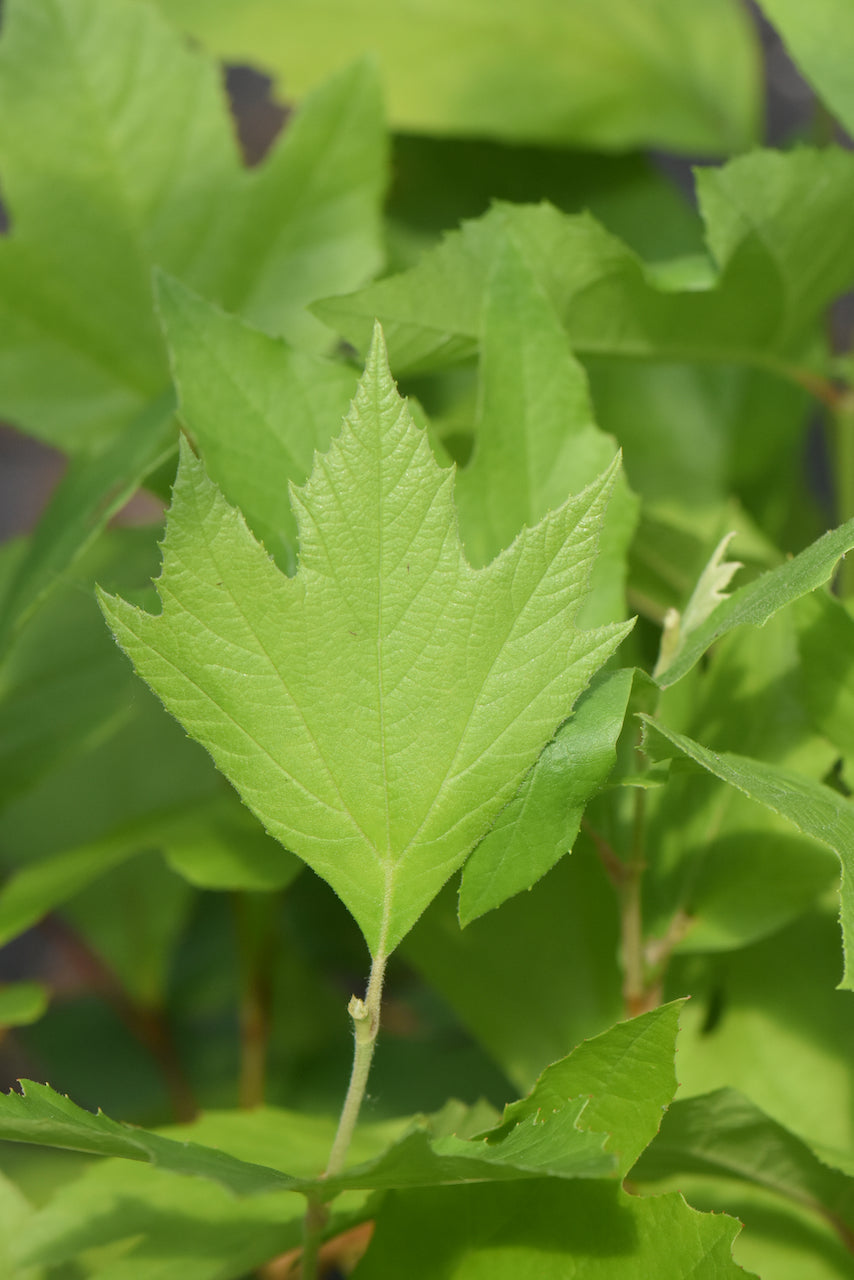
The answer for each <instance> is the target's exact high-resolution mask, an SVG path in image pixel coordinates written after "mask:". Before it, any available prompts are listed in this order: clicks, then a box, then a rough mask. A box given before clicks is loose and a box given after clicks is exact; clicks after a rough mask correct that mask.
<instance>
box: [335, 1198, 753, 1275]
mask: <svg viewBox="0 0 854 1280" xmlns="http://www.w3.org/2000/svg"><path fill="white" fill-rule="evenodd" d="M738 1230H739V1224H738V1223H737V1222H735V1221H734V1220H733V1219H732V1218H726V1217H723V1216H721V1215H714V1214H701V1213H697V1211H696V1210H694V1209H691V1208H689V1207H688V1205H686V1203H685V1201H684V1200H683V1199H682V1197H681V1196H679V1195H667V1196H657V1197H654V1198H651V1199H642V1198H640V1197H638V1196H630V1195H627V1194H626V1193H625V1192H624V1191H622V1190H621V1189H620V1188H619V1187H616V1186H609V1185H607V1184H602V1183H598V1182H586V1183H585V1182H575V1183H565V1182H559V1181H557V1180H551V1181H548V1182H546V1181H541V1182H537V1183H531V1184H524V1183H522V1184H516V1185H514V1186H512V1187H506V1186H501V1185H495V1186H484V1187H478V1186H474V1187H436V1188H433V1189H431V1190H428V1191H419V1192H416V1193H412V1192H409V1193H402V1192H398V1193H396V1194H393V1195H390V1196H387V1197H386V1199H385V1200H384V1201H383V1204H382V1208H381V1209H380V1211H379V1213H378V1215H377V1226H376V1233H375V1235H374V1238H373V1240H372V1242H371V1245H370V1247H369V1249H368V1252H367V1254H366V1255H365V1257H364V1259H363V1261H362V1262H361V1263H360V1264H359V1266H358V1267H357V1268H356V1270H355V1272H354V1280H385V1278H386V1277H388V1276H391V1275H394V1274H395V1269H396V1268H397V1267H399V1265H400V1259H401V1258H405V1259H406V1274H407V1277H409V1280H481V1277H485V1276H487V1275H488V1276H489V1277H490V1280H564V1278H565V1277H567V1276H572V1277H573V1280H575V1278H576V1277H577V1278H578V1280H632V1278H634V1277H638V1276H647V1275H649V1276H655V1277H656V1280H684V1277H685V1276H691V1277H692V1280H737V1277H743V1276H744V1274H745V1273H744V1272H743V1271H742V1270H741V1269H740V1268H739V1267H737V1266H736V1265H735V1263H734V1262H733V1260H732V1243H733V1240H734V1239H735V1236H736V1234H737V1232H738ZM414 1241H417V1247H413V1242H414Z"/></svg>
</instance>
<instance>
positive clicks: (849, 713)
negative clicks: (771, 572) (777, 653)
mask: <svg viewBox="0 0 854 1280" xmlns="http://www.w3.org/2000/svg"><path fill="white" fill-rule="evenodd" d="M795 620H796V626H797V630H798V651H799V653H800V657H801V680H802V683H803V690H804V697H805V701H806V705H807V707H808V709H809V714H810V718H811V721H812V723H813V725H814V727H815V729H816V731H817V732H818V733H821V734H824V736H825V737H826V738H828V739H829V740H830V741H831V742H832V743H833V745H834V746H835V747H836V749H837V751H840V752H841V753H842V754H843V756H845V758H846V760H849V761H850V760H852V759H854V678H853V677H852V671H851V655H852V653H854V619H852V617H851V615H850V614H849V613H848V611H847V610H846V609H845V607H844V606H843V605H842V604H841V603H840V602H839V601H838V600H835V599H834V598H833V597H832V596H830V595H826V594H825V593H824V592H823V591H814V592H812V593H811V594H810V595H808V596H804V598H803V599H802V600H799V601H798V603H797V605H796V606H795Z"/></svg>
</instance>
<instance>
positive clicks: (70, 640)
mask: <svg viewBox="0 0 854 1280" xmlns="http://www.w3.org/2000/svg"><path fill="white" fill-rule="evenodd" d="M157 532H158V531H157V530H154V529H149V530H146V529H124V530H115V531H112V532H110V533H109V535H107V536H106V537H104V538H101V539H100V540H99V542H98V543H97V544H96V545H95V546H93V547H92V548H91V549H90V550H89V552H88V553H87V555H86V556H85V557H84V559H83V560H82V561H81V562H80V563H79V564H78V565H77V567H76V568H75V570H74V572H73V573H66V574H65V576H64V577H63V578H62V580H61V582H60V583H58V584H57V589H56V591H55V593H54V595H53V597H52V598H51V600H50V601H49V602H48V603H47V606H46V607H45V609H44V610H43V611H42V613H41V614H40V615H39V616H38V617H36V618H34V619H32V620H31V622H30V623H29V624H28V625H27V626H26V627H24V628H23V629H22V631H21V632H20V633H19V634H18V636H17V638H16V640H15V642H14V644H13V645H12V648H11V649H10V651H9V653H8V654H7V655H6V657H5V660H4V661H3V663H2V667H0V802H2V805H3V806H5V805H8V804H9V802H10V801H12V800H14V799H15V797H16V796H19V795H22V794H24V793H26V791H27V790H28V789H29V788H31V787H32V786H33V785H35V784H36V783H38V781H39V779H40V778H42V777H44V776H45V774H47V773H48V772H49V771H50V770H51V769H54V768H56V767H57V766H61V765H62V763H63V762H64V761H66V760H69V759H71V758H73V757H74V756H75V755H81V754H84V753H85V752H86V751H87V750H89V749H92V748H93V747H97V745H98V744H99V743H100V742H103V741H105V740H106V739H108V738H109V737H110V736H111V735H112V734H113V733H115V732H116V731H117V730H118V729H119V728H120V727H121V726H122V725H123V724H124V723H126V721H127V720H128V718H129V716H130V714H131V705H130V695H131V691H132V689H133V680H132V677H131V673H130V672H129V671H128V669H127V666H126V664H123V663H122V662H121V661H120V660H119V661H117V660H116V654H115V650H114V648H113V647H112V646H111V644H110V640H109V634H108V633H107V632H106V631H105V628H104V624H103V619H102V618H101V617H100V615H99V611H98V608H97V605H96V603H95V600H94V594H93V591H92V586H91V582H92V578H93V577H95V576H98V577H100V578H101V579H102V580H103V581H108V582H111V583H112V584H114V585H115V586H116V587H121V588H122V589H123V590H136V589H138V588H139V586H140V584H141V583H143V582H146V581H147V580H148V579H149V578H150V576H151V573H152V571H153V570H154V568H155V566H156V564H157V552H156V546H155V537H156V533H157ZM34 536H35V538H38V534H36V535H34ZM28 545H32V544H28ZM22 550H23V551H24V555H23V559H22V560H20V561H19V563H24V564H25V563H27V561H28V560H29V559H30V553H29V551H28V550H25V549H24V548H22ZM59 637H61V643H58V638H59Z"/></svg>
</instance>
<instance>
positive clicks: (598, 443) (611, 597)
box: [455, 241, 637, 623]
mask: <svg viewBox="0 0 854 1280" xmlns="http://www.w3.org/2000/svg"><path fill="white" fill-rule="evenodd" d="M615 452H616V446H615V444H614V442H613V440H611V439H609V437H608V436H606V435H605V434H604V433H603V432H601V431H600V430H599V429H598V428H597V426H596V425H595V422H594V419H593V408H592V405H591V403H590V395H589V392H588V388H587V379H586V376H585V374H584V370H583V369H582V368H581V366H580V365H579V364H578V362H577V361H576V360H575V359H574V358H573V357H572V355H571V353H570V351H569V349H568V347H567V341H566V334H565V333H564V331H563V329H562V328H561V325H560V323H559V321H558V318H557V315H556V314H555V311H554V308H553V307H552V305H551V304H550V302H549V300H548V298H547V297H546V295H545V293H544V292H543V290H542V288H541V287H540V285H539V284H538V282H537V281H536V280H535V278H534V276H533V275H532V273H531V271H530V269H529V268H528V267H527V266H526V264H525V263H524V262H523V260H522V258H521V256H520V254H519V253H518V251H517V250H516V249H515V248H514V246H513V245H512V244H511V243H510V242H509V241H505V242H504V243H502V244H500V245H499V247H498V252H497V254H496V257H495V260H494V262H493V263H492V265H491V269H490V274H489V278H488V281H487V284H486V291H485V296H484V303H483V320H482V336H481V357H480V372H479V382H478V406H477V418H476V422H475V443H474V455H473V457H472V460H471V462H470V463H469V465H468V466H467V467H465V469H464V470H462V471H460V473H459V475H458V476H457V482H456V490H455V493H456V501H457V506H458V508H459V519H460V534H461V537H462V540H463V545H464V546H465V549H466V554H467V556H468V558H469V560H470V562H471V563H472V564H473V565H475V566H479V565H482V564H486V563H487V562H488V561H490V560H492V559H493V558H494V557H495V556H496V555H497V554H498V552H499V551H501V550H503V549H504V548H505V547H508V546H509V545H510V543H511V542H512V541H513V539H514V538H515V537H516V535H517V534H518V532H519V530H520V529H521V528H522V527H523V526H524V525H528V526H530V525H533V524H536V522H537V521H538V520H540V519H542V517H543V516H544V515H545V513H546V512H547V511H549V510H553V509H554V508H555V507H558V506H560V505H561V503H562V502H564V501H565V500H566V497H567V495H568V494H570V493H577V492H579V491H580V490H581V489H582V488H584V486H585V485H586V484H590V483H591V482H592V481H593V480H595V479H596V477H597V476H598V475H600V474H601V473H602V471H604V470H605V468H606V467H607V466H608V464H609V463H610V461H611V459H612V458H613V456H614V453H615ZM636 505H637V504H636V501H635V499H634V497H633V495H632V494H631V493H630V492H629V491H628V489H627V487H626V485H625V482H624V481H623V480H622V478H621V479H620V480H619V481H618V483H617V487H616V488H615V491H614V495H613V497H612V499H611V502H610V504H609V507H608V512H607V515H606V517H605V522H604V526H603V530H602V543H601V547H600V555H599V559H598V560H597V563H596V566H595V568H594V570H593V576H592V580H591V596H590V600H589V601H588V604H587V606H586V612H587V614H588V615H589V614H590V611H591V609H592V610H593V613H594V616H587V618H586V620H587V621H588V622H590V623H598V622H605V621H611V620H613V619H614V618H621V617H623V616H624V611H625V600H624V579H625V565H626V555H627V551H628V544H629V541H630V540H631V536H632V533H633V531H634V524H635V516H636Z"/></svg>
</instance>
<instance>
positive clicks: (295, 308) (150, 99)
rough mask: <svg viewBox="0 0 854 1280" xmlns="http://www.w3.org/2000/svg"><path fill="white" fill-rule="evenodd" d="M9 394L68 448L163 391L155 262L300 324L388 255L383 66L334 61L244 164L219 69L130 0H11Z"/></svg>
mask: <svg viewBox="0 0 854 1280" xmlns="http://www.w3.org/2000/svg"><path fill="white" fill-rule="evenodd" d="M0 120H2V126H0V165H2V170H3V175H4V197H5V198H6V199H7V200H8V206H9V209H10V216H11V221H12V233H11V235H9V236H8V237H6V238H5V239H4V242H3V244H2V246H0V248H2V253H0V316H2V322H3V323H2V334H3V336H2V342H0V385H2V398H0V409H2V412H3V414H4V416H6V417H7V418H8V419H9V420H11V421H13V422H14V423H16V424H17V425H18V426H20V427H21V428H22V429H24V430H26V431H28V432H31V433H32V434H35V435H37V436H39V437H40V438H41V439H44V440H47V441H49V442H51V443H53V444H56V445H58V446H59V447H61V448H64V449H66V450H70V451H75V452H76V451H80V450H81V449H83V448H85V447H88V446H91V445H94V444H95V443H96V442H103V441H104V440H105V439H106V438H107V437H110V436H112V435H113V434H114V433H116V432H118V431H119V430H120V429H121V428H122V427H123V426H127V425H128V424H129V423H130V422H131V421H132V420H133V419H134V418H136V417H137V416H138V415H139V414H140V412H141V411H142V410H144V409H145V407H146V406H147V405H149V404H150V403H151V402H152V401H153V400H155V399H156V398H157V397H159V396H160V395H162V394H163V393H164V392H165V391H166V390H167V388H168V383H169V372H168V365H167V361H166V352H165V348H164V344H163V340H162V337H161V335H160V332H159V329H158V326H157V322H156V318H155V315H154V310H153V305H152V296H151V269H152V267H153V266H155V265H158V266H160V267H163V268H164V269H166V270H168V271H170V272H172V273H173V274H175V275H178V276H180V277H182V278H183V279H185V280H187V281H188V283H190V284H192V285H194V286H195V287H197V288H200V289H202V290H204V291H205V292H206V293H209V294H210V295H212V296H213V297H215V298H217V299H218V300H220V301H221V302H222V303H223V304H224V305H226V306H229V307H230V308H232V309H239V310H240V311H242V312H243V313H244V314H246V315H247V316H249V317H250V318H253V319H255V320H256V321H258V322H260V323H263V324H265V325H267V326H268V327H270V328H273V329H275V330H276V331H277V332H280V333H285V332H286V333H288V334H289V335H291V336H293V337H295V338H299V339H300V340H305V341H311V342H318V341H324V342H325V341H326V338H325V337H324V336H323V334H322V330H321V327H320V326H319V325H318V323H317V321H315V320H314V319H313V318H312V317H310V316H307V315H306V313H305V310H304V308H305V304H306V303H307V302H308V301H311V300H312V299H314V298H317V297H320V296H322V295H323V294H325V293H328V292H330V291H335V290H337V289H344V288H353V287H355V286H356V285H357V284H358V283H361V282H362V281H363V280H365V279H366V278H368V277H369V276H370V274H371V273H372V272H373V271H374V270H375V269H376V268H377V266H378V265H379V263H380V260H381V259H380V250H379V239H380V230H379V216H378V209H379V201H380V198H381V191H382V185H383V178H384V167H385V157H384V142H383V137H382V125H381V116H380V105H379V91H378V87H377V84H376V75H375V74H374V72H373V71H372V70H371V69H370V67H368V66H367V65H365V64H362V65H360V66H358V67H355V68H352V69H350V70H349V71H344V72H341V73H340V74H339V75H338V76H337V77H336V78H335V80H334V81H332V82H331V83H330V84H329V85H327V86H325V87H324V88H322V89H320V90H318V91H317V92H316V93H315V94H314V95H313V96H312V98H311V100H310V101H308V102H306V103H305V104H304V107H303V108H302V110H301V111H300V113H299V115H298V116H297V117H296V119H295V120H294V122H293V124H292V126H291V127H290V128H289V129H288V131H287V133H286V134H285V136H284V137H283V139H282V140H281V141H280V142H279V144H278V145H277V146H276V147H275V148H274V150H273V151H272V153H271V154H270V156H269V157H268V158H267V160H266V161H265V162H264V164H262V165H261V166H259V167H258V168H256V169H253V170H252V171H251V172H247V171H245V170H244V169H243V168H242V167H241V165H240V162H239V159H238V155H237V151H236V146H235V141H234V137H233V131H232V126H231V122H230V119H229V116H228V112H227V109H226V104H225V101H224V95H223V89H222V85H221V83H220V73H219V69H218V67H217V66H216V65H215V64H214V63H213V61H212V60H210V59H208V58H206V57H205V56H203V55H202V54H201V53H200V52H199V51H198V50H197V49H191V48H190V47H189V46H188V44H187V43H186V41H184V40H183V39H182V38H181V37H180V36H179V35H178V34H177V33H176V32H175V31H173V30H171V29H170V28H169V27H168V26H167V25H166V23H165V22H164V21H163V20H162V18H161V17H160V16H159V15H158V14H157V13H156V12H155V11H154V9H153V7H152V6H151V5H147V4H142V3H138V2H137V0H12V2H11V3H10V4H9V5H8V6H7V11H5V12H4V23H3V38H2V43H0Z"/></svg>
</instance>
